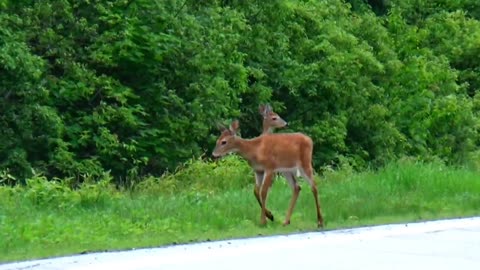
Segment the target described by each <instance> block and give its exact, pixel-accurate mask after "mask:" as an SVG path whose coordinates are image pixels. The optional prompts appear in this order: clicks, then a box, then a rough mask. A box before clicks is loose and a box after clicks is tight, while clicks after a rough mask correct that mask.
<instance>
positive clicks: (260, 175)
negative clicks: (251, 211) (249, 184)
mask: <svg viewBox="0 0 480 270" xmlns="http://www.w3.org/2000/svg"><path fill="white" fill-rule="evenodd" d="M264 174H265V172H262V171H255V188H254V189H253V194H254V195H255V198H256V199H257V202H258V204H259V205H260V207H262V200H261V199H260V188H261V187H262V183H263V177H264ZM265 215H266V216H267V218H268V219H270V220H271V221H273V219H274V218H273V214H272V212H270V210H268V209H265Z"/></svg>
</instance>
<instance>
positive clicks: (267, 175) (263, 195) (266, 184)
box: [260, 171, 273, 225]
mask: <svg viewBox="0 0 480 270" xmlns="http://www.w3.org/2000/svg"><path fill="white" fill-rule="evenodd" d="M272 176H273V172H272V171H265V172H264V176H263V184H262V189H261V190H260V199H261V201H262V212H261V215H260V224H261V225H265V224H267V219H266V215H267V211H268V210H267V194H268V189H269V188H270V186H271V185H272Z"/></svg>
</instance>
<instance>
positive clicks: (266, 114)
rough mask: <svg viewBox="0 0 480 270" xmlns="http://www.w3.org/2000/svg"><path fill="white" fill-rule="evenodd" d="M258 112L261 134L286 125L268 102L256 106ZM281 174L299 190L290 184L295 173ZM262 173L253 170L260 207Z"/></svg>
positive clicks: (295, 180)
mask: <svg viewBox="0 0 480 270" xmlns="http://www.w3.org/2000/svg"><path fill="white" fill-rule="evenodd" d="M258 112H259V113H260V115H261V116H262V119H263V121H262V134H261V135H264V134H271V133H273V131H274V130H275V129H276V128H284V127H286V126H287V122H286V121H285V120H283V119H282V118H281V117H280V115H278V114H277V113H276V112H274V111H273V109H272V107H271V106H270V105H269V104H265V105H264V104H261V105H260V106H259V107H258ZM281 174H282V175H283V176H284V177H285V179H287V181H288V183H290V185H291V186H292V188H293V192H295V189H297V188H298V189H299V190H300V186H298V185H292V183H294V184H296V183H297V179H296V178H295V174H294V173H292V172H281ZM263 175H264V171H255V189H254V191H253V192H254V194H255V198H257V201H258V203H259V204H260V207H262V202H261V200H260V195H259V192H260V188H261V185H262V181H263ZM265 211H266V216H267V218H268V219H270V220H271V221H273V219H274V218H273V214H272V212H271V211H270V210H268V209H265Z"/></svg>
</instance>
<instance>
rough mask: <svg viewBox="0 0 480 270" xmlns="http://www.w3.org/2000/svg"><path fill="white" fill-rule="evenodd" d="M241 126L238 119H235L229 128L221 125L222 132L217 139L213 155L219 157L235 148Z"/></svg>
mask: <svg viewBox="0 0 480 270" xmlns="http://www.w3.org/2000/svg"><path fill="white" fill-rule="evenodd" d="M239 126H240V124H239V123H238V120H235V121H233V122H232V123H231V124H230V127H229V128H226V127H225V126H219V129H220V131H221V132H222V134H221V135H220V137H219V138H218V139H217V143H216V145H215V149H214V150H213V152H212V155H213V157H215V158H218V157H221V156H224V155H226V154H228V153H230V152H233V151H234V150H235V139H236V137H237V131H238V128H239Z"/></svg>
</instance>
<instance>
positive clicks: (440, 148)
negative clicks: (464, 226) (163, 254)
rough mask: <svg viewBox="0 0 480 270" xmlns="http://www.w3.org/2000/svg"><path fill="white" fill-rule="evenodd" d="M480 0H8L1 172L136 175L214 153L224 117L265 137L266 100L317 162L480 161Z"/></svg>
mask: <svg viewBox="0 0 480 270" xmlns="http://www.w3.org/2000/svg"><path fill="white" fill-rule="evenodd" d="M477 2H478V1H476V0H465V1H457V0H442V1H427V0H405V1H399V0H388V1H387V0H372V1H370V0H368V1H367V0H350V1H340V0H325V1H303V0H302V1H297V0H273V1H253V2H248V3H246V2H245V1H236V0H235V1H217V0H215V1H213V0H212V1H200V2H199V1H183V0H172V1H150V0H136V1H111V0H99V1H89V0H79V1H70V0H62V1H53V0H46V1H0V8H1V10H2V12H1V13H0V25H1V27H0V97H2V99H1V101H0V111H1V114H0V124H1V125H2V130H1V131H0V142H1V143H0V172H1V174H0V181H1V183H3V184H10V185H12V184H16V183H23V184H25V183H26V180H25V179H29V178H32V177H33V176H35V175H43V176H45V177H46V178H47V179H53V178H55V177H58V178H59V179H63V178H68V179H71V182H72V183H74V184H75V185H78V184H80V183H81V182H83V181H85V179H86V176H88V177H90V178H91V179H97V180H98V179H103V178H104V176H105V173H106V172H108V173H109V175H110V176H111V177H112V181H113V182H114V183H115V184H117V185H124V186H128V187H130V186H134V185H135V183H136V182H137V181H143V180H145V179H153V178H154V176H159V175H163V174H164V173H166V172H169V171H175V170H176V169H177V167H179V166H180V167H181V164H184V163H185V162H188V160H191V159H192V158H193V159H194V160H195V159H198V158H199V157H202V156H204V155H205V154H210V151H211V149H212V146H213V144H214V141H215V138H216V136H217V135H218V131H215V129H214V127H215V122H217V121H224V120H227V119H232V118H239V119H240V121H241V122H242V125H241V126H242V135H243V136H244V137H253V136H257V135H258V134H259V132H260V126H261V122H260V121H261V119H260V117H259V115H258V113H257V106H258V104H260V103H263V102H271V103H272V105H273V107H274V109H275V111H277V112H278V113H279V114H280V115H281V116H282V117H283V118H285V119H286V120H287V121H288V122H289V128H290V130H289V131H301V132H305V133H306V134H308V135H310V136H311V137H312V139H313V140H314V143H315V151H314V161H315V165H316V167H317V169H318V168H320V167H323V166H325V165H329V166H332V167H335V166H340V167H341V166H345V165H348V166H351V167H352V168H355V169H361V168H366V167H369V166H373V167H380V166H382V165H385V164H387V163H388V162H390V161H392V160H395V159H398V158H400V157H403V156H415V157H418V158H419V159H420V160H435V159H437V158H440V159H442V160H443V161H445V162H447V163H451V164H462V163H468V162H470V163H471V162H472V161H471V158H473V157H474V156H475V153H476V152H478V148H479V145H480V136H479V134H478V130H479V127H480V126H479V124H480V122H479V119H480V118H479V117H480V115H479V108H480V106H478V104H479V103H478V99H479V95H478V89H479V87H480V77H479V71H480V68H479V64H478V63H480V59H479V55H480V43H479V42H480V23H479V19H480V9H479V7H480V6H479V4H478V3H477ZM287 131H288V130H287ZM230 162H232V161H228V162H227V161H226V163H225V164H223V163H221V164H222V165H228V166H237V165H239V164H236V163H235V164H231V163H230ZM235 162H240V161H238V160H237V161H235ZM194 163H195V162H194ZM195 164H197V165H198V166H199V167H197V168H195V169H194V170H196V171H198V172H199V176H200V177H203V178H204V179H205V181H206V182H208V177H207V176H202V173H201V170H208V169H209V167H208V166H216V165H215V164H211V165H206V164H203V163H195ZM199 164H201V165H199ZM203 166H207V167H203ZM239 166H240V165H239ZM241 166H242V168H243V167H244V165H241ZM192 168H193V167H192ZM245 170H246V169H245ZM218 173H221V172H218ZM181 174H182V172H181V171H178V172H177V173H176V174H174V175H175V176H173V175H171V174H169V175H171V177H173V178H171V179H175V180H171V181H170V180H168V181H165V185H171V186H172V188H173V189H175V187H177V186H178V187H183V186H185V185H187V184H183V183H189V180H188V179H187V180H186V179H185V177H183V176H181ZM187 174H190V172H187ZM88 177H87V178H88ZM152 177H153V178H152ZM234 179H235V177H234ZM174 181H180V182H181V183H173V182H174ZM232 182H235V181H232ZM240 182H241V181H240ZM241 183H243V182H241ZM209 184H211V185H213V189H215V188H216V187H217V184H218V185H223V184H225V183H210V182H209Z"/></svg>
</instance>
